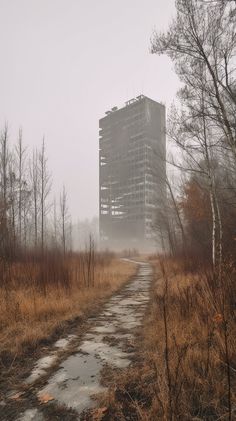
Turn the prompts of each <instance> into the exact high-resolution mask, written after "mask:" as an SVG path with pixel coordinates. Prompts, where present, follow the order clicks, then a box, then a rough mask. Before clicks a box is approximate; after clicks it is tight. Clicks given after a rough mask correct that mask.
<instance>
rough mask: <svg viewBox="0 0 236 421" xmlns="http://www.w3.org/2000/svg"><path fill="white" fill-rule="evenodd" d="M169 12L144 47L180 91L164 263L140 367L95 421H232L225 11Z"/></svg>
mask: <svg viewBox="0 0 236 421" xmlns="http://www.w3.org/2000/svg"><path fill="white" fill-rule="evenodd" d="M175 4H176V16H175V18H174V19H173V20H172V22H171V24H170V26H169V28H168V30H167V31H166V32H164V33H158V32H156V33H154V35H153V37H152V53H153V54H159V55H161V54H166V55H167V56H168V57H169V58H170V59H171V60H172V62H173V64H174V66H175V70H176V73H177V75H178V77H179V79H180V81H181V83H182V87H181V89H180V91H179V92H178V99H179V102H178V104H177V105H176V106H173V107H172V109H171V112H170V115H169V121H168V125H167V134H168V138H169V140H170V143H171V145H172V148H171V150H172V152H173V150H174V153H172V156H171V154H169V156H168V157H167V163H168V166H169V170H170V171H169V174H170V173H171V170H173V174H174V176H173V177H170V175H169V176H168V177H166V180H165V181H166V196H165V197H163V196H162V197H161V202H160V203H159V207H158V212H157V218H156V226H155V230H156V234H157V237H158V240H159V243H161V245H162V247H163V250H164V256H162V257H161V258H160V257H159V258H156V259H153V260H152V263H153V267H154V271H155V277H156V279H155V283H154V286H153V291H152V302H151V307H150V309H149V312H148V314H147V317H146V321H145V326H144V329H143V330H142V332H141V340H139V338H138V345H139V346H138V348H139V350H140V352H139V358H138V360H137V361H136V362H135V363H134V364H133V365H132V367H131V368H129V369H128V370H126V371H125V372H123V373H122V374H119V373H112V375H111V376H110V378H109V376H107V379H106V380H107V381H108V383H109V382H110V384H111V383H112V384H115V386H114V388H113V389H112V392H111V393H110V394H109V396H108V397H107V398H106V399H107V400H104V401H103V402H102V405H103V407H105V408H107V412H106V415H105V416H104V418H103V419H104V420H105V419H114V420H126V419H132V420H153V421H155V420H166V421H176V420H181V421H185V420H186V421H189V420H209V421H211V420H212V421H213V420H229V421H231V420H234V419H236V354H235V349H236V342H235V337H236V260H235V258H236V254H235V244H236V243H235V237H236V236H235V234H236V224H235V214H236V213H235V212H236V202H235V197H236V180H235V174H236V131H235V127H236V120H235V118H236V117H235V116H236V78H235V72H236V68H235V57H236V35H235V34H236V8H235V1H224V0H218V1H207V0H206V1H205V0H176V2H175ZM173 156H174V157H175V159H174V158H173ZM112 376H115V381H114V378H113V379H112ZM111 379H112V380H111ZM106 417H107V418H106Z"/></svg>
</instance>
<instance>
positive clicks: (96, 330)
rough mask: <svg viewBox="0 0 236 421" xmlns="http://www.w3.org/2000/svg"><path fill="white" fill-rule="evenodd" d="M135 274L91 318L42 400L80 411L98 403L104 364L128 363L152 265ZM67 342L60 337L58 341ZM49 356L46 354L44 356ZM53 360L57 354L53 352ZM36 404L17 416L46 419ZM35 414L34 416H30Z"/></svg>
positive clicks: (144, 265) (42, 392)
mask: <svg viewBox="0 0 236 421" xmlns="http://www.w3.org/2000/svg"><path fill="white" fill-rule="evenodd" d="M138 265H139V269H138V273H137V275H136V277H135V278H134V279H133V280H132V281H131V282H130V283H129V284H128V285H127V286H125V287H124V288H123V289H122V290H121V292H119V293H118V294H117V295H114V296H113V297H112V298H111V299H110V300H109V301H108V303H107V304H106V305H105V306H104V308H103V311H102V312H101V313H100V315H98V316H97V317H96V318H91V319H90V326H91V327H90V329H89V330H88V332H87V333H86V334H85V335H84V337H83V340H82V342H81V343H80V346H79V347H78V349H77V351H76V352H75V353H73V355H70V356H69V357H68V358H67V359H66V360H64V361H63V362H62V363H61V365H60V366H59V368H58V369H57V371H56V372H55V373H54V374H53V375H52V376H51V377H50V378H49V379H48V381H47V383H46V385H45V387H44V388H42V389H41V390H39V391H38V392H37V395H38V398H39V400H40V399H41V398H42V397H43V396H50V397H51V398H52V399H53V402H54V404H55V403H58V404H60V405H65V406H67V407H69V408H72V409H74V410H76V411H77V412H78V419H79V414H80V413H81V412H82V411H83V410H85V409H89V408H92V407H93V406H95V404H96V401H95V399H94V398H93V397H94V395H96V394H98V393H100V392H104V391H105V390H106V389H105V388H104V387H103V386H102V385H101V384H100V373H101V370H102V369H103V368H104V366H105V365H107V364H109V365H112V366H114V367H118V368H121V369H122V368H125V367H127V366H128V365H129V364H130V363H131V361H132V357H133V353H134V346H133V343H134V338H135V332H136V329H137V328H138V327H139V326H140V325H141V323H142V318H143V316H144V312H145V309H146V306H147V303H148V300H149V289H150V283H151V275H152V273H151V266H150V265H149V264H148V263H138ZM64 343H66V340H61V342H59V343H58V345H59V346H60V345H61V344H64ZM45 358H47V357H45ZM51 358H52V361H53V360H54V358H55V355H54V354H53V355H52V357H51ZM46 363H47V360H45V359H44V360H43V361H39V362H38V366H37V365H36V367H35V370H34V371H33V372H32V373H31V376H30V377H29V379H27V380H28V382H29V383H30V382H31V380H32V379H34V378H37V377H38V376H39V375H40V374H41V372H42V371H44V370H45V365H46ZM35 411H36V410H35V409H34V408H32V409H29V410H28V411H26V412H25V413H23V414H21V415H20V418H18V419H19V420H21V421H28V420H30V419H39V420H41V419H43V418H42V414H41V413H40V412H39V411H37V412H35ZM32 414H34V417H35V418H31V416H32Z"/></svg>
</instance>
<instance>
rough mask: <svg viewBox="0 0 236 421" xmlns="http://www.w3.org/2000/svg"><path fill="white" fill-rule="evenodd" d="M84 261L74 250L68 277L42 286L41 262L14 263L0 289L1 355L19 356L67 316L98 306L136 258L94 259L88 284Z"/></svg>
mask: <svg viewBox="0 0 236 421" xmlns="http://www.w3.org/2000/svg"><path fill="white" fill-rule="evenodd" d="M80 265H81V261H77V257H76V256H74V257H71V258H70V259H69V262H68V261H67V266H66V267H67V268H68V267H69V272H66V276H65V273H64V278H63V279H66V283H65V282H61V281H62V280H60V282H57V283H55V280H54V281H53V282H49V281H48V280H47V283H46V285H45V283H44V287H43V289H42V288H41V287H40V285H39V282H40V280H39V279H37V277H38V276H39V274H40V273H41V270H42V268H39V267H38V266H37V265H36V264H32V263H30V264H26V263H21V264H17V265H16V264H14V265H12V266H11V268H10V270H11V277H10V281H11V282H10V283H9V285H7V286H6V287H2V288H1V289H0V308H1V313H0V354H1V355H2V356H3V355H9V354H10V355H11V356H12V357H15V356H17V357H19V356H20V355H21V354H24V353H25V352H26V351H27V350H29V349H30V350H33V349H35V348H36V347H37V345H38V344H39V343H40V341H41V340H42V339H45V338H47V337H49V336H50V335H51V334H52V333H53V332H54V331H55V330H56V329H57V328H60V327H61V326H62V325H63V323H64V322H65V321H68V320H73V319H74V318H75V317H78V316H81V317H83V316H85V315H86V314H87V313H89V312H91V311H92V310H94V308H95V306H96V305H97V304H98V303H99V302H100V301H101V300H102V299H104V298H105V297H108V296H109V295H111V294H112V292H114V291H115V290H117V289H118V288H119V287H120V286H121V285H122V284H123V283H124V282H126V281H127V280H128V278H129V277H130V276H131V275H132V274H134V272H135V270H136V269H135V265H134V264H132V263H129V262H124V261H121V260H118V259H116V258H111V259H108V260H107V261H106V260H105V261H103V260H101V259H100V261H98V262H95V264H94V281H93V284H92V285H90V287H87V286H85V285H84V282H83V281H82V274H81V270H80V269H81V268H80ZM51 269H52V268H51V266H50V270H51ZM54 269H55V268H54ZM85 269H86V268H85ZM54 272H55V270H54ZM50 273H51V272H49V274H50ZM55 273H56V274H57V272H55ZM52 275H53V274H52ZM52 277H53V276H52ZM36 279H37V282H36V281H35V280H36ZM38 280H39V282H38ZM57 280H58V278H57Z"/></svg>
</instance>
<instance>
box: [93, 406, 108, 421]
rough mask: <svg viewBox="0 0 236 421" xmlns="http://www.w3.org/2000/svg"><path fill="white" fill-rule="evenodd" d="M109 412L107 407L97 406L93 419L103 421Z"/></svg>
mask: <svg viewBox="0 0 236 421" xmlns="http://www.w3.org/2000/svg"><path fill="white" fill-rule="evenodd" d="M106 412H107V407H105V406H104V407H103V408H97V409H94V410H93V411H92V417H93V418H92V419H93V421H102V419H103V417H104V415H105V414H106Z"/></svg>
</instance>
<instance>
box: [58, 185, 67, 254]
mask: <svg viewBox="0 0 236 421" xmlns="http://www.w3.org/2000/svg"><path fill="white" fill-rule="evenodd" d="M60 217H61V240H62V249H63V254H64V256H65V254H66V246H67V233H68V224H69V213H68V204H67V193H66V189H65V186H63V189H62V193H61V195H60Z"/></svg>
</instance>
